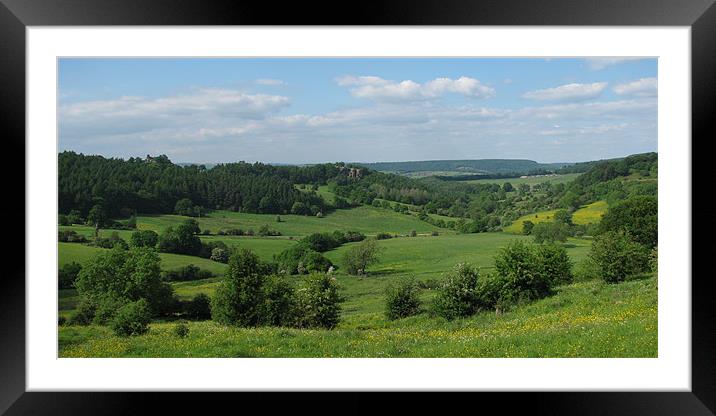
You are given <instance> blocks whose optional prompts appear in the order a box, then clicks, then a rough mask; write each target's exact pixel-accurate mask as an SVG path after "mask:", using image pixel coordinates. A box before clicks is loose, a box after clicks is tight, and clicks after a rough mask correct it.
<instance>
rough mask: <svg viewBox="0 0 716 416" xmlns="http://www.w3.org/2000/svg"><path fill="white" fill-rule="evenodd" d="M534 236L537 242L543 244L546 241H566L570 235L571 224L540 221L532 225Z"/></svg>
mask: <svg viewBox="0 0 716 416" xmlns="http://www.w3.org/2000/svg"><path fill="white" fill-rule="evenodd" d="M531 234H532V236H533V237H534V238H535V242H537V243H539V244H542V243H544V242H549V243H554V242H557V241H559V242H562V243H563V242H565V241H567V237H569V226H568V225H567V224H565V223H563V222H556V221H554V222H540V223H538V224H535V225H534V227H532V232H531Z"/></svg>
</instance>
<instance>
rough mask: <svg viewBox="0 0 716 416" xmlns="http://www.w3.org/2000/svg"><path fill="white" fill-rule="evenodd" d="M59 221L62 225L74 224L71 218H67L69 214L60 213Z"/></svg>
mask: <svg viewBox="0 0 716 416" xmlns="http://www.w3.org/2000/svg"><path fill="white" fill-rule="evenodd" d="M57 223H58V224H60V225H72V223H71V222H70V220H69V218H67V215H64V214H59V215H58V216H57Z"/></svg>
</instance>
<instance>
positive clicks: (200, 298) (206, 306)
mask: <svg viewBox="0 0 716 416" xmlns="http://www.w3.org/2000/svg"><path fill="white" fill-rule="evenodd" d="M184 311H185V312H186V315H187V317H189V318H191V319H196V320H206V319H211V299H210V298H209V296H207V295H206V294H204V293H199V294H198V295H196V296H194V299H192V300H190V301H189V302H187V303H186V305H185V307H184Z"/></svg>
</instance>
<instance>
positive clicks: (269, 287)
mask: <svg viewBox="0 0 716 416" xmlns="http://www.w3.org/2000/svg"><path fill="white" fill-rule="evenodd" d="M264 299H265V303H264V311H263V319H262V322H263V324H265V325H271V326H290V325H292V324H293V323H294V314H295V312H296V296H295V292H294V290H293V286H291V285H290V284H289V283H288V282H287V281H286V280H285V279H283V278H282V277H280V276H275V275H274V276H269V277H267V279H266V281H265V282H264Z"/></svg>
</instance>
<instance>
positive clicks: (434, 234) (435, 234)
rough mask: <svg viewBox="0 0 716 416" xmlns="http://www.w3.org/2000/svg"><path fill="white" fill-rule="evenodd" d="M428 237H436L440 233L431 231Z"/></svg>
mask: <svg viewBox="0 0 716 416" xmlns="http://www.w3.org/2000/svg"><path fill="white" fill-rule="evenodd" d="M430 235H432V236H433V237H437V236H439V235H440V233H439V232H437V231H433V232H432V233H430Z"/></svg>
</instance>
